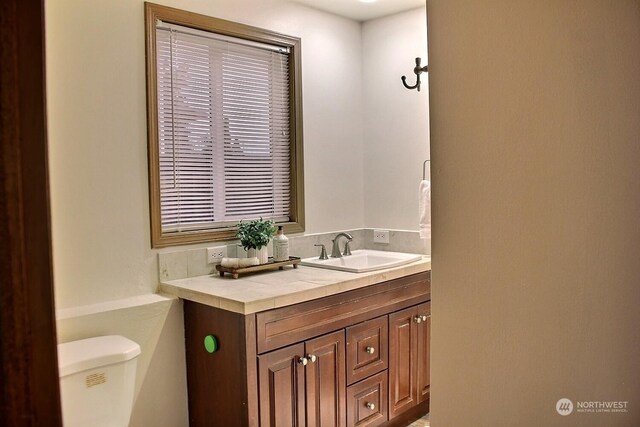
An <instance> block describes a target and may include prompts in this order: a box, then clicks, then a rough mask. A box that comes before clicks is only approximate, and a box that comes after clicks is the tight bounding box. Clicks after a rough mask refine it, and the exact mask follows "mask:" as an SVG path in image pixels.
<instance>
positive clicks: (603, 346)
mask: <svg viewBox="0 0 640 427" xmlns="http://www.w3.org/2000/svg"><path fill="white" fill-rule="evenodd" d="M427 15H428V20H429V55H430V60H429V65H430V76H429V78H430V92H431V97H430V110H431V141H432V142H431V146H432V159H433V169H432V173H433V181H434V186H433V231H434V235H433V339H432V346H433V353H432V355H433V360H432V368H431V369H432V396H433V398H432V399H433V400H432V411H431V417H432V425H433V426H434V427H449V426H471V425H473V426H492V427H495V426H519V425H523V426H524V425H526V426H534V425H535V426H539V425H544V426H560V425H562V426H598V427H600V426H605V425H606V426H638V425H640V2H639V1H637V0H617V1H605V0H580V1H577V0H573V1H569V0H562V1H560V0H491V1H482V2H479V1H465V0H427ZM564 397H566V398H569V399H571V400H573V402H574V404H576V402H577V401H628V402H629V403H628V411H629V412H628V413H626V414H606V413H599V414H585V413H576V412H574V413H573V414H571V415H569V416H566V417H561V416H560V415H558V414H557V413H556V411H555V404H556V401H557V400H558V399H560V398H564Z"/></svg>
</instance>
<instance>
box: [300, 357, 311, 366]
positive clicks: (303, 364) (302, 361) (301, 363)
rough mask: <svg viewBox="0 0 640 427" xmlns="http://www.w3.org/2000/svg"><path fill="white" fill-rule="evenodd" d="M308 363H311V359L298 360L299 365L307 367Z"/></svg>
mask: <svg viewBox="0 0 640 427" xmlns="http://www.w3.org/2000/svg"><path fill="white" fill-rule="evenodd" d="M307 363H309V359H307V358H306V357H301V358H300V359H298V365H302V366H307Z"/></svg>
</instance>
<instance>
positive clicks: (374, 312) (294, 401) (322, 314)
mask: <svg viewBox="0 0 640 427" xmlns="http://www.w3.org/2000/svg"><path fill="white" fill-rule="evenodd" d="M430 299H431V286H430V272H424V273H418V274H414V275H411V276H406V277H402V278H399V279H394V280H390V281H387V282H382V283H378V284H375V285H371V286H367V287H366V288H361V289H356V290H353V291H348V292H344V293H341V294H336V295H331V296H327V297H324V298H319V299H316V300H312V301H307V302H303V303H299V304H295V305H291V306H286V307H281V308H276V309H272V310H267V311H263V312H258V313H252V314H247V315H244V314H239V313H235V312H231V311H226V310H222V309H220V308H215V307H210V306H206V305H203V304H199V303H196V302H191V301H185V302H184V316H185V346H186V359H187V387H188V399H189V419H190V425H192V426H223V427H234V426H241V427H287V426H296V427H351V426H371V427H372V426H388V427H391V426H403V425H407V424H408V422H409V421H411V420H414V419H416V418H418V417H420V416H421V415H423V414H425V413H426V412H428V405H429V400H428V399H429V386H428V383H429V374H428V353H429V335H428V334H429V325H430V318H429V320H428V321H423V320H422V317H421V318H420V322H415V321H414V322H413V323H412V319H415V317H416V316H427V317H428V316H429V314H430V311H429V308H430V302H429V301H430ZM427 313H428V314H427ZM208 335H213V336H215V337H216V338H217V342H218V348H217V351H215V352H213V353H209V352H208V351H207V350H206V349H205V346H204V338H205V337H206V336H208ZM406 353H408V354H409V357H408V358H407V356H406ZM407 398H408V399H409V400H407Z"/></svg>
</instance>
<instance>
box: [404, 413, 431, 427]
mask: <svg viewBox="0 0 640 427" xmlns="http://www.w3.org/2000/svg"><path fill="white" fill-rule="evenodd" d="M409 427H429V414H427V415H425V416H424V417H422V418H420V419H419V420H416V421H414V422H413V423H411V424H409Z"/></svg>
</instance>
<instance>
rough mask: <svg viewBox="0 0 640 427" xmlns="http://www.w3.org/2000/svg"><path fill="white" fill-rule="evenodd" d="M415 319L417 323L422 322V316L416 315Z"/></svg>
mask: <svg viewBox="0 0 640 427" xmlns="http://www.w3.org/2000/svg"><path fill="white" fill-rule="evenodd" d="M413 321H414V322H416V323H422V316H416V317H414V318H413Z"/></svg>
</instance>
